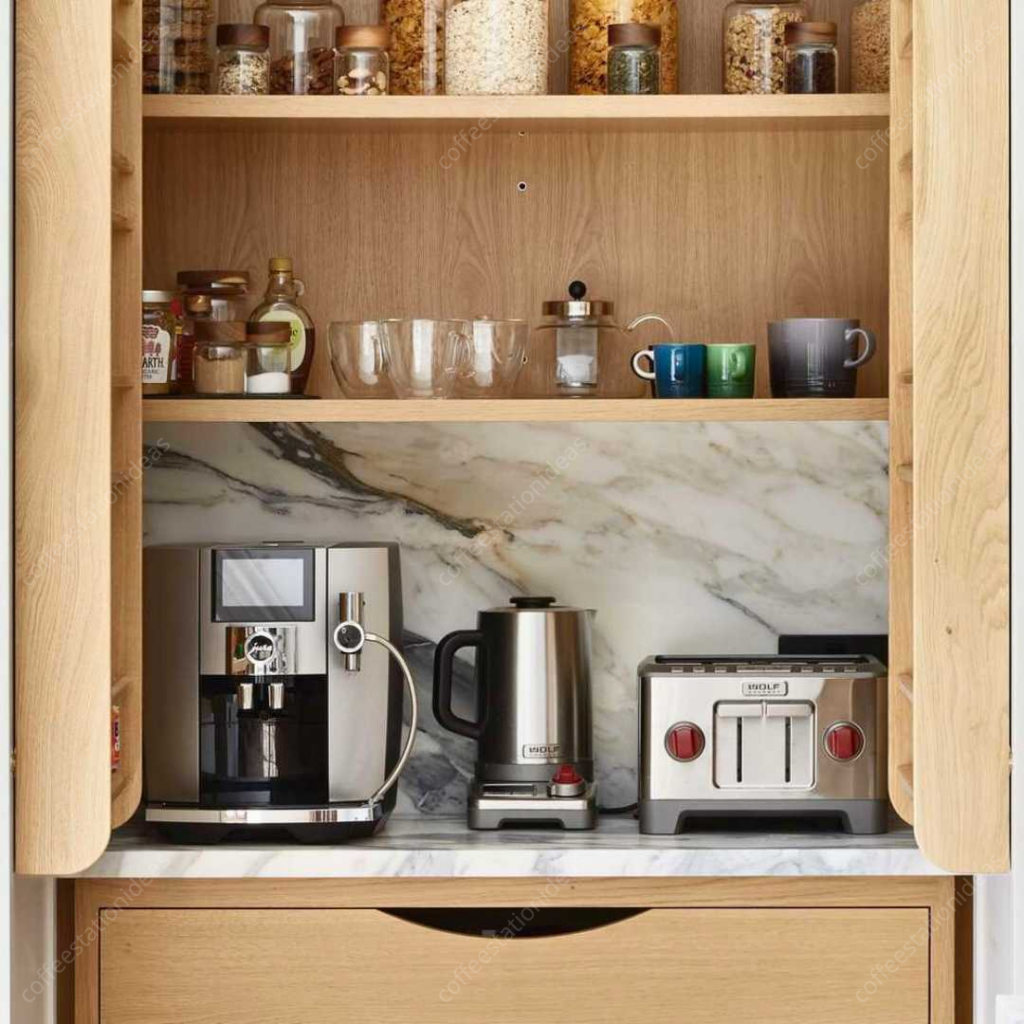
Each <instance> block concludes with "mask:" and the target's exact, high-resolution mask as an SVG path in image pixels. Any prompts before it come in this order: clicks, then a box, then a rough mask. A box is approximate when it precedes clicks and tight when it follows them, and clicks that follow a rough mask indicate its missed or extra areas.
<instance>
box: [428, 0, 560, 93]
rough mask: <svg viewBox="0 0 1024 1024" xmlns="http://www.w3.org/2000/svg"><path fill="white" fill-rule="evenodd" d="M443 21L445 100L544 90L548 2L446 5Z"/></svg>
mask: <svg viewBox="0 0 1024 1024" xmlns="http://www.w3.org/2000/svg"><path fill="white" fill-rule="evenodd" d="M444 17H445V40H444V48H445V53H444V91H445V92H446V93H447V94H448V95H449V96H539V95H543V94H544V93H546V92H547V91H548V0H448V4H447V8H446V10H445V16H444Z"/></svg>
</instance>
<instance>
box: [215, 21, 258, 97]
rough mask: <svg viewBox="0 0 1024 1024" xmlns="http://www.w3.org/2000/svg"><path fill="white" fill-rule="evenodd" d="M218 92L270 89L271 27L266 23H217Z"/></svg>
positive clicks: (246, 92)
mask: <svg viewBox="0 0 1024 1024" xmlns="http://www.w3.org/2000/svg"><path fill="white" fill-rule="evenodd" d="M217 92H218V93H219V94H220V95H221V96H266V95H267V94H268V93H269V92H270V29H269V28H267V26H266V25H218V26H217Z"/></svg>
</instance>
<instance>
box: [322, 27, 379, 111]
mask: <svg viewBox="0 0 1024 1024" xmlns="http://www.w3.org/2000/svg"><path fill="white" fill-rule="evenodd" d="M388 38H389V37H388V30H387V26H386V25H346V26H344V27H342V28H339V29H338V30H337V33H336V34H335V42H336V44H337V47H336V49H335V53H334V89H335V92H336V93H337V94H338V95H339V96H387V94H388V67H389V62H388Z"/></svg>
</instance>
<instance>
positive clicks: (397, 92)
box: [380, 0, 444, 96]
mask: <svg viewBox="0 0 1024 1024" xmlns="http://www.w3.org/2000/svg"><path fill="white" fill-rule="evenodd" d="M380 14H381V22H382V23H383V24H384V25H385V26H387V29H388V36H389V39H390V48H389V50H388V57H389V59H390V62H391V94H392V95H393V96H439V95H440V94H441V93H443V92H444V0H381V5H380Z"/></svg>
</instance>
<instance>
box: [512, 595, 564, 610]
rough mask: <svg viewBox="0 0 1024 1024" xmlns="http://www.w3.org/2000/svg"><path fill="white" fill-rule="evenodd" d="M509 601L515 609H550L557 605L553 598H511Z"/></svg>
mask: <svg viewBox="0 0 1024 1024" xmlns="http://www.w3.org/2000/svg"><path fill="white" fill-rule="evenodd" d="M509 601H510V602H511V603H512V606H513V607H515V608H550V607H551V606H552V605H553V604H554V603H555V599H554V598H553V597H510V598H509Z"/></svg>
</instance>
